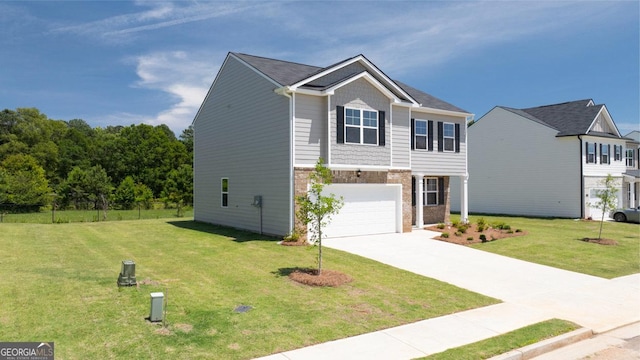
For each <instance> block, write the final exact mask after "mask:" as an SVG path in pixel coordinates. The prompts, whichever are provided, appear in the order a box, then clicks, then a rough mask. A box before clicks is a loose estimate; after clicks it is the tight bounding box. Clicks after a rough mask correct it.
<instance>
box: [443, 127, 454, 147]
mask: <svg viewBox="0 0 640 360" xmlns="http://www.w3.org/2000/svg"><path fill="white" fill-rule="evenodd" d="M442 130H443V133H442V138H443V140H444V151H455V144H456V128H455V124H453V123H444V124H443V125H442Z"/></svg>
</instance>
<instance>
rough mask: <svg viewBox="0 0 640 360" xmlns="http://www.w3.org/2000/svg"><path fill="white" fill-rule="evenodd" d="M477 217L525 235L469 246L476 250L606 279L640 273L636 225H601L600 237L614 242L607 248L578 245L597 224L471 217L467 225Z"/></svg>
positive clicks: (592, 234) (594, 233)
mask: <svg viewBox="0 0 640 360" xmlns="http://www.w3.org/2000/svg"><path fill="white" fill-rule="evenodd" d="M480 217H483V218H484V219H485V220H486V221H487V223H492V222H497V221H502V222H504V223H506V224H508V225H510V226H511V229H512V230H514V231H515V230H516V229H522V230H524V231H526V232H527V233H528V234H527V235H525V236H517V237H512V238H507V239H501V240H498V241H493V242H488V243H484V244H475V245H472V247H474V248H476V249H480V250H484V251H489V252H492V253H496V254H500V255H505V256H509V257H513V258H517V259H521V260H526V261H530V262H534V263H538V264H543V265H549V266H553V267H557V268H560V269H565V270H570V271H575V272H580V273H583V274H589V275H594V276H599V277H603V278H607V279H612V278H615V277H619V276H624V275H630V274H635V273H638V272H640V226H639V225H637V224H629V223H616V222H608V221H607V222H605V223H604V224H603V230H602V237H603V238H607V239H613V240H616V241H617V242H618V245H616V246H611V245H599V244H595V243H588V242H584V241H581V239H583V238H586V237H590V238H596V237H598V231H599V228H600V222H598V221H585V220H572V219H541V218H522V217H505V216H502V217H500V216H475V215H474V216H470V222H473V223H475V222H476V221H477V219H478V218H480ZM452 218H455V219H458V217H456V216H452Z"/></svg>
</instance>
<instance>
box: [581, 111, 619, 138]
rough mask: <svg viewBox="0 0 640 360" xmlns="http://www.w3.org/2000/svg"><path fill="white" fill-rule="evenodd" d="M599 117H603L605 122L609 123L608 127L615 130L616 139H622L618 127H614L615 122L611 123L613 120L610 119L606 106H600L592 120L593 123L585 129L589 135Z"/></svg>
mask: <svg viewBox="0 0 640 360" xmlns="http://www.w3.org/2000/svg"><path fill="white" fill-rule="evenodd" d="M600 115H604V118H605V119H606V120H607V122H609V125H610V126H611V127H612V128H614V129H616V135H617V136H618V137H622V135H621V134H620V131H619V130H618V126H617V125H616V123H615V122H613V119H612V118H611V115H610V114H609V110H607V106H606V105H602V109H600V111H599V112H598V113H597V114H596V116H595V117H594V118H593V121H592V122H591V125H589V129H587V133H589V131H591V129H592V128H593V126H594V125H595V124H596V121H598V118H599V117H600Z"/></svg>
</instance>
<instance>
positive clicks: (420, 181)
mask: <svg viewBox="0 0 640 360" xmlns="http://www.w3.org/2000/svg"><path fill="white" fill-rule="evenodd" d="M415 177H416V227H418V229H422V228H424V213H423V212H424V204H423V203H422V194H423V191H424V174H416V175H415Z"/></svg>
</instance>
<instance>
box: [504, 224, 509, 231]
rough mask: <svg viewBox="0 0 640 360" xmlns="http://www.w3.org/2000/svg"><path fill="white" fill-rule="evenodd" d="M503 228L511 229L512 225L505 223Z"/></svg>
mask: <svg viewBox="0 0 640 360" xmlns="http://www.w3.org/2000/svg"><path fill="white" fill-rule="evenodd" d="M502 230H511V226H510V225H507V224H505V225H504V226H503V227H502Z"/></svg>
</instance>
